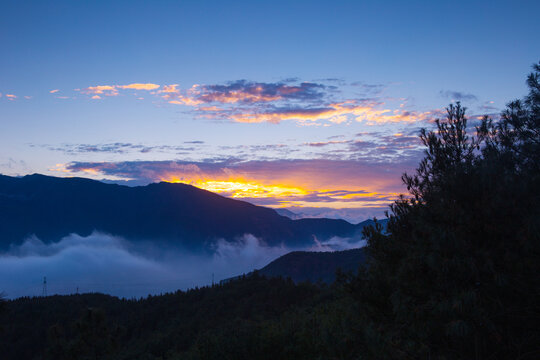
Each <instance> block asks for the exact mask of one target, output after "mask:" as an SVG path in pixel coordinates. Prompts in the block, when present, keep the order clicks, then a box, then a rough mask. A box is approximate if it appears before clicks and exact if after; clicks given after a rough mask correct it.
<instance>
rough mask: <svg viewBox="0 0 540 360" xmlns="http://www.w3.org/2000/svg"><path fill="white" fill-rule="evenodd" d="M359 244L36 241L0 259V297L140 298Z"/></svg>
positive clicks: (97, 237) (105, 238)
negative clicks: (204, 250)
mask: <svg viewBox="0 0 540 360" xmlns="http://www.w3.org/2000/svg"><path fill="white" fill-rule="evenodd" d="M363 245H364V243H363V241H362V240H359V239H344V238H337V237H335V238H332V239H330V240H328V241H326V242H320V241H318V240H317V239H316V238H314V241H313V244H310V245H308V246H306V247H305V248H302V249H291V248H287V247H285V246H274V247H270V246H266V245H265V244H264V243H262V242H261V241H259V240H258V239H257V238H255V237H254V236H252V235H245V236H243V237H242V238H239V239H236V241H234V242H227V241H224V240H218V241H216V242H215V243H214V244H213V245H212V251H211V252H210V253H208V254H194V253H193V252H190V251H187V250H180V249H170V248H163V247H156V246H155V245H148V244H146V245H145V244H138V245H134V244H133V243H131V242H128V241H126V240H124V239H121V238H118V237H114V236H110V235H107V234H102V233H97V232H95V233H93V234H91V235H90V236H87V237H82V236H79V235H75V234H73V235H70V236H67V237H65V238H63V239H61V240H60V241H58V242H56V243H50V244H44V243H43V242H42V241H41V240H39V239H38V238H36V237H31V238H29V239H27V240H26V241H25V242H24V243H23V244H22V245H20V246H12V247H11V248H10V250H9V251H8V252H6V253H3V254H0V292H1V291H3V292H4V293H5V294H6V295H7V296H8V297H9V298H16V297H20V296H41V295H42V293H43V287H44V286H43V278H44V277H46V278H47V285H46V291H47V295H52V294H73V293H76V292H79V293H85V292H102V293H106V294H111V295H116V296H120V297H127V298H132V297H141V296H147V295H148V294H160V293H164V292H170V291H175V290H177V289H182V290H185V289H189V288H193V287H196V286H205V285H210V284H211V283H212V280H214V281H215V282H219V281H220V280H222V279H226V278H229V277H232V276H236V275H239V274H244V273H248V272H250V271H252V270H254V269H259V268H262V267H264V266H265V265H266V264H268V263H269V262H271V261H272V260H274V259H276V258H278V257H279V256H281V255H283V254H286V253H288V252H290V251H293V250H309V251H334V250H345V249H350V248H355V247H360V246H363Z"/></svg>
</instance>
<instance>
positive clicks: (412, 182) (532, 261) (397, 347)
mask: <svg viewBox="0 0 540 360" xmlns="http://www.w3.org/2000/svg"><path fill="white" fill-rule="evenodd" d="M534 70H535V72H533V73H532V74H531V75H530V76H529V78H528V82H527V83H528V85H529V88H530V93H529V95H528V96H527V97H526V98H525V100H524V101H514V102H512V103H510V104H509V105H508V106H507V109H506V110H505V111H504V112H503V113H502V116H501V119H500V121H498V122H493V121H491V120H490V119H487V118H485V119H484V120H483V121H482V125H481V126H480V127H479V128H477V129H476V130H477V131H476V132H477V136H475V137H471V136H469V135H468V134H467V130H468V125H467V118H466V116H465V111H466V109H465V108H463V107H462V106H461V105H460V104H459V103H457V104H456V105H450V106H449V107H448V109H447V111H448V114H447V118H446V120H444V121H437V122H436V125H437V129H436V130H435V131H430V132H428V131H426V130H422V131H421V133H420V138H421V140H422V142H423V144H424V145H425V147H426V152H425V158H424V159H423V160H422V161H421V163H420V165H419V167H418V169H417V171H416V173H415V174H413V175H408V174H405V175H404V176H403V178H402V179H403V182H404V184H405V185H406V186H407V189H408V191H409V193H410V195H409V196H407V197H405V196H402V197H401V198H400V199H398V200H397V201H396V202H395V203H394V204H393V205H392V206H391V209H390V214H389V215H388V216H389V222H388V227H387V232H386V233H383V232H382V229H381V228H380V227H379V228H369V229H367V230H366V232H365V236H366V237H367V239H368V246H367V251H368V253H369V256H370V260H369V262H368V266H367V268H366V269H364V270H363V271H362V272H361V273H360V274H359V276H358V277H357V278H355V279H354V280H353V281H352V282H351V284H350V285H351V289H352V292H353V294H354V295H355V296H356V297H357V299H358V301H359V303H360V308H361V309H363V310H362V313H363V315H362V316H363V318H364V326H363V327H362V331H361V334H360V336H361V338H362V339H363V341H364V343H365V344H366V347H367V350H368V351H371V354H372V355H373V358H385V357H386V358H404V359H407V358H431V359H486V358H490V359H496V358H498V359H507V358H522V359H529V358H531V359H532V358H537V357H538V356H540V351H539V346H538V345H537V344H540V331H539V330H538V328H539V327H538V324H540V308H539V307H538V305H536V304H540V297H539V292H540V286H539V279H538V278H539V277H538V274H539V273H540V272H539V270H540V258H539V254H540V252H539V244H540V238H539V235H538V234H540V226H539V219H540V206H539V204H540V201H539V200H540V198H539V197H538V195H537V193H538V188H539V187H538V186H539V185H540V182H539V179H540V147H539V146H540V119H539V108H540V106H539V104H540V102H539V98H540V96H539V94H540V91H539V90H540V86H539V85H538V80H539V73H540V66H539V65H535V67H534Z"/></svg>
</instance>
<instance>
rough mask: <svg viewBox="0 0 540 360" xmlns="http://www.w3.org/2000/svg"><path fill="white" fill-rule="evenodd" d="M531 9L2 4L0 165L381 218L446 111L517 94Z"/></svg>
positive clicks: (538, 52)
mask: <svg viewBox="0 0 540 360" xmlns="http://www.w3.org/2000/svg"><path fill="white" fill-rule="evenodd" d="M539 11H540V3H539V2H538V1H452V2H448V1H407V2H405V1H358V0H357V1H338V0H334V1H315V0H311V1H134V0H131V1H114V2H111V1H47V2H44V1H1V11H0V54H1V56H0V94H1V95H0V173H1V174H5V175H12V176H21V175H25V174H32V173H42V174H47V175H53V176H81V177H88V178H92V179H100V180H101V179H105V180H107V181H114V182H118V183H125V184H129V185H144V184H148V183H151V182H158V181H172V182H185V183H189V184H192V185H195V186H198V187H201V188H204V189H208V190H210V191H215V192H218V193H220V194H222V195H224V196H229V197H233V198H236V199H240V200H246V201H250V202H252V203H255V204H258V205H263V206H269V207H273V208H287V209H289V210H292V211H293V212H296V213H298V214H302V215H303V216H329V217H335V218H344V219H347V220H349V221H352V222H358V221H361V220H364V219H366V218H368V217H372V216H378V217H381V216H382V214H383V211H384V210H385V209H387V206H388V204H389V203H391V201H392V200H393V199H395V198H396V196H397V195H398V194H400V193H404V192H405V191H406V189H405V188H404V187H403V186H402V184H401V180H400V177H401V175H402V173H403V172H412V171H414V169H415V168H416V166H417V164H418V162H419V160H420V159H421V158H422V151H423V149H422V147H421V144H420V143H419V140H418V136H417V135H418V132H419V129H420V128H422V127H427V128H433V126H434V125H433V121H434V119H436V118H441V117H444V115H445V107H446V106H448V104H449V103H451V102H456V101H461V102H462V104H464V105H465V106H466V107H467V108H468V111H467V113H468V114H469V117H470V118H471V121H472V123H473V124H474V120H475V119H477V118H478V117H479V116H481V115H484V114H488V115H491V116H494V117H496V116H497V114H498V113H499V112H500V111H501V110H502V109H503V108H504V106H505V104H506V103H507V102H509V101H510V100H513V99H515V98H519V97H522V96H523V95H525V94H526V91H527V89H526V86H525V78H526V75H527V73H528V72H529V71H530V67H531V65H532V64H533V63H535V62H538V61H539V60H540V37H539V36H538V34H540V22H539V21H538V19H537V15H538V13H539Z"/></svg>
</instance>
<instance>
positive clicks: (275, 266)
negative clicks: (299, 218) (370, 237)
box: [258, 248, 365, 283]
mask: <svg viewBox="0 0 540 360" xmlns="http://www.w3.org/2000/svg"><path fill="white" fill-rule="evenodd" d="M364 261H365V252H364V249H363V248H359V249H351V250H344V251H334V252H311V251H293V252H290V253H288V254H285V255H283V256H281V257H279V258H277V259H276V260H274V261H272V262H271V263H269V264H268V265H266V266H265V267H263V268H262V269H260V270H259V271H258V272H259V274H261V275H264V276H267V277H279V276H281V277H284V278H287V277H290V278H291V279H292V280H293V281H294V282H295V283H299V282H303V281H310V282H312V283H315V282H317V281H319V280H320V281H322V282H325V283H332V282H334V280H335V279H336V271H337V270H338V269H341V270H342V271H343V272H349V271H352V272H353V273H356V271H357V270H358V267H359V266H360V264H363V263H364Z"/></svg>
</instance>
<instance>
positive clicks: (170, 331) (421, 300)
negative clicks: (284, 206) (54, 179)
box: [0, 64, 540, 360]
mask: <svg viewBox="0 0 540 360" xmlns="http://www.w3.org/2000/svg"><path fill="white" fill-rule="evenodd" d="M539 80H540V64H538V65H534V68H533V72H532V73H531V74H530V75H529V77H528V79H527V84H528V86H529V94H528V95H527V96H526V97H525V98H524V99H523V100H516V101H513V102H511V103H510V104H508V106H507V108H506V110H505V111H503V113H502V114H501V118H500V119H499V120H497V121H492V120H490V119H488V118H484V119H483V120H482V121H481V123H480V124H478V126H477V127H476V129H473V130H472V131H471V129H472V127H471V126H469V125H470V124H467V118H466V115H465V108H463V107H462V106H461V105H460V104H459V103H458V104H455V105H450V106H449V108H448V116H447V118H446V119H444V120H441V121H437V122H436V126H437V128H436V129H435V130H434V131H427V130H423V131H422V132H421V134H420V138H421V140H422V141H423V143H424V145H425V147H426V153H425V158H424V159H423V160H422V162H421V163H420V165H419V167H418V169H417V171H416V173H414V174H412V175H410V174H405V175H404V176H403V181H404V183H405V184H406V185H407V188H408V190H409V196H403V197H401V198H400V199H398V200H397V201H396V202H395V203H394V204H393V205H392V206H391V208H390V210H389V213H388V223H387V229H386V230H385V231H383V229H382V226H380V225H375V226H371V227H369V228H367V229H365V231H364V235H365V236H366V238H367V241H368V245H367V247H366V248H365V251H366V265H365V266H364V267H361V268H360V270H359V271H358V273H357V274H340V275H339V276H338V279H337V281H336V282H335V283H334V284H332V285H331V286H324V285H311V284H299V285H295V284H294V283H293V282H292V281H291V280H286V279H280V278H275V279H267V278H264V277H261V276H259V275H257V274H254V275H253V276H249V277H245V278H241V279H238V280H235V281H232V282H230V283H227V284H224V285H222V286H214V287H208V288H202V289H195V290H191V291H188V292H177V293H174V294H167V295H162V296H155V297H149V298H147V299H142V300H120V299H117V298H113V297H110V296H105V295H98V294H94V295H92V294H87V295H72V296H54V297H48V298H32V299H30V298H23V299H18V300H14V301H9V302H7V304H5V305H6V308H7V309H5V310H4V312H3V315H2V317H1V324H2V332H3V333H2V336H1V341H0V354H2V358H3V359H4V358H5V359H15V358H16V359H34V358H35V359H90V358H92V359H441V360H442V359H538V358H540V305H539V304H540V276H539V274H540V196H539V190H540V82H539Z"/></svg>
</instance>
